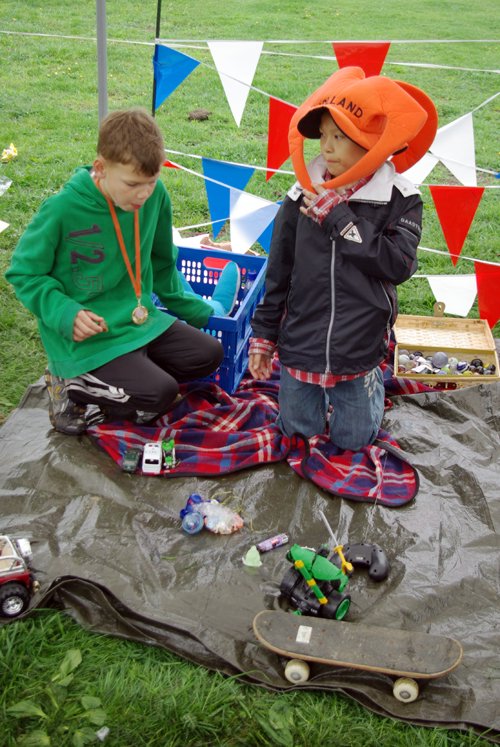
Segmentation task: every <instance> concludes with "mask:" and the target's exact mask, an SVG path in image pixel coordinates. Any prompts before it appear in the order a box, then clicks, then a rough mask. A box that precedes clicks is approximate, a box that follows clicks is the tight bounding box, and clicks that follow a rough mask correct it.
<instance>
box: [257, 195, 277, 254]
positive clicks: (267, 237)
mask: <svg viewBox="0 0 500 747" xmlns="http://www.w3.org/2000/svg"><path fill="white" fill-rule="evenodd" d="M276 204H277V205H281V201H279V202H277V203H276ZM273 229H274V218H273V220H272V221H271V222H270V223H269V225H268V226H267V228H266V229H265V230H264V231H262V233H261V235H260V236H259V237H258V239H257V241H258V242H259V244H260V245H261V247H262V248H263V249H264V251H265V252H266V253H267V254H269V250H270V248H271V239H272V237H273Z"/></svg>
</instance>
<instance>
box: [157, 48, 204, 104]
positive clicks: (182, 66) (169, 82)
mask: <svg viewBox="0 0 500 747" xmlns="http://www.w3.org/2000/svg"><path fill="white" fill-rule="evenodd" d="M199 64H200V63H199V62H198V60H195V59H194V58H193V57H189V55H187V54H183V53H182V52H177V50H175V49H171V48H170V47H164V46H163V45H161V44H156V45H155V53H154V56H153V70H154V76H155V111H156V109H158V107H159V106H161V105H162V104H163V102H164V101H165V99H166V98H167V97H168V96H170V94H171V93H172V91H175V89H176V88H177V86H179V85H180V84H181V83H182V81H183V80H185V79H186V78H187V77H188V75H189V74H190V73H192V72H193V70H194V69H195V67H198V65H199Z"/></svg>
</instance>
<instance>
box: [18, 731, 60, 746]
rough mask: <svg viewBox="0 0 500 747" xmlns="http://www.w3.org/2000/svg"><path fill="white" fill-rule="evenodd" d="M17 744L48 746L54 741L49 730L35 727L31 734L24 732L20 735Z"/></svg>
mask: <svg viewBox="0 0 500 747" xmlns="http://www.w3.org/2000/svg"><path fill="white" fill-rule="evenodd" d="M17 744H18V745H19V747H48V746H49V745H51V744H52V742H51V741H50V737H49V735H48V734H47V732H45V731H42V729H35V731H31V732H30V733H29V734H23V736H22V737H19V739H18V741H17Z"/></svg>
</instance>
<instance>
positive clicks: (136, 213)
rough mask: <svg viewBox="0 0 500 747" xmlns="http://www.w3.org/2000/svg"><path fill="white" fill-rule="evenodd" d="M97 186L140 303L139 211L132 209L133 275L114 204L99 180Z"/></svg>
mask: <svg viewBox="0 0 500 747" xmlns="http://www.w3.org/2000/svg"><path fill="white" fill-rule="evenodd" d="M97 186H98V188H99V190H100V191H101V193H102V195H103V197H104V199H105V200H106V202H107V203H108V208H109V212H110V213H111V218H112V220H113V225H114V227H115V233H116V238H117V239H118V245H119V247H120V251H121V253H122V257H123V261H124V262H125V267H126V268H127V272H128V276H129V278H130V282H131V283H132V287H133V289H134V292H135V295H136V298H137V303H138V304H139V305H140V303H141V235H140V230H139V211H138V210H134V241H135V276H134V273H133V271H132V265H131V264H130V259H129V256H128V254H127V249H126V247H125V242H124V241H123V234H122V230H121V228H120V223H119V222H118V217H117V215H116V210H115V206H114V205H113V203H112V202H111V200H110V199H109V197H108V196H107V195H106V194H104V192H103V191H102V189H101V186H100V184H99V182H97Z"/></svg>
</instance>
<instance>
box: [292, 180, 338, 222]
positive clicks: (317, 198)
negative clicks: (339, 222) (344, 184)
mask: <svg viewBox="0 0 500 747" xmlns="http://www.w3.org/2000/svg"><path fill="white" fill-rule="evenodd" d="M313 187H314V189H315V190H316V192H309V191H308V190H307V189H304V191H303V198H302V199H303V202H304V205H305V207H304V205H301V207H300V212H301V213H303V215H307V216H309V218H312V219H313V220H314V221H315V222H316V223H319V224H320V225H321V224H322V223H323V221H324V219H325V218H326V216H327V215H328V213H329V212H330V210H332V209H333V208H334V207H335V206H336V205H338V204H339V203H340V202H343V201H344V197H343V195H342V193H341V190H338V191H337V190H335V189H325V188H324V187H322V186H321V185H320V184H313Z"/></svg>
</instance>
